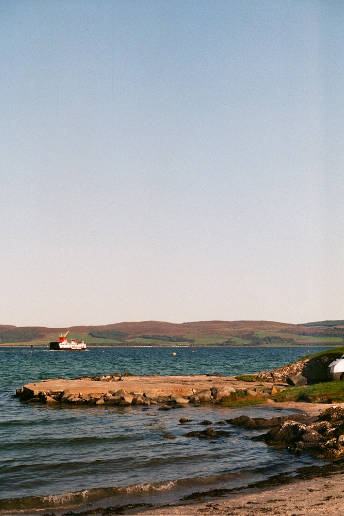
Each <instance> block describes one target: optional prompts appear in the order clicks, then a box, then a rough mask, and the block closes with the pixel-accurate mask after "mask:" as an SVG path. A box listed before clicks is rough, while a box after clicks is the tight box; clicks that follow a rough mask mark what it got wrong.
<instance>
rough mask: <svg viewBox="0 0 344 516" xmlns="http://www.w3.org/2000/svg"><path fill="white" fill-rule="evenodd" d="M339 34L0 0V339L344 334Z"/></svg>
mask: <svg viewBox="0 0 344 516" xmlns="http://www.w3.org/2000/svg"><path fill="white" fill-rule="evenodd" d="M343 27H344V2H342V1H341V0H338V1H334V0H323V1H316V0H294V1H288V0H269V1H267V0H225V1H221V0H216V1H211V0H207V1H203V0H194V1H193V0H173V1H171V2H170V1H167V0H144V1H143V0H123V1H121V0H116V1H112V2H111V1H108V0H104V1H103V0H98V1H97V2H95V1H94V0H71V1H67V0H64V1H60V0H58V1H57V0H56V1H54V0H50V1H48V2H47V1H46V0H41V1H40V0H32V1H30V0H26V1H19V0H11V1H8V0H2V1H1V2H0V38H1V49H2V50H1V79H0V98H1V117H0V133H1V134H0V148H1V189H0V210H1V217H0V229H1V254H0V260H1V262H0V263H1V298H0V299H1V301H0V314H1V317H0V319H1V320H0V323H2V324H18V325H33V324H44V325H57V326H60V325H61V326H63V325H70V324H79V323H80V324H81V323H85V324H98V323H110V322H119V321H123V320H127V321H135V320H146V319H159V320H167V321H176V322H179V321H180V322H182V321H190V320H204V319H226V320H234V319H270V320H280V321H287V322H289V321H290V322H303V321H309V320H318V319H326V318H344V276H343V265H344V244H343V231H344V208H343V205H344V168H343V164H344V160H343V155H344V145H343V136H344V134H343V129H344V103H343V91H344V67H343V63H344V31H343Z"/></svg>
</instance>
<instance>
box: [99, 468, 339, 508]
mask: <svg viewBox="0 0 344 516" xmlns="http://www.w3.org/2000/svg"><path fill="white" fill-rule="evenodd" d="M325 468H326V467H325ZM329 468H330V467H327V470H326V469H325V470H324V474H320V475H319V474H318V475H314V476H313V475H312V474H310V475H309V478H306V479H302V478H297V474H296V478H294V479H292V478H286V479H285V481H284V482H283V481H281V483H280V484H279V485H272V486H271V487H269V486H266V485H265V486H264V487H259V485H257V486H255V487H248V488H246V489H243V490H242V491H240V492H233V493H232V494H224V495H222V496H221V494H220V495H217V496H216V495H215V496H211V495H209V494H208V495H206V494H203V495H202V493H199V500H198V501H195V502H193V503H180V504H174V505H163V506H160V507H155V508H150V509H146V510H143V511H142V510H134V511H128V512H125V513H124V514H135V515H136V516H158V515H159V516H172V515H178V516H184V515H185V516H186V515H193V516H195V515H197V514H199V515H201V514H202V515H209V514H214V515H219V516H222V515H227V516H229V515H230V516H263V515H266V514H271V515H273V516H275V515H283V516H293V515H294V516H296V515H298V516H301V515H302V516H308V515H309V514H313V515H318V514H320V515H325V514H330V515H338V514H341V513H342V511H343V507H344V492H343V482H344V473H343V472H342V471H343V468H344V465H343V466H341V470H342V471H334V472H331V471H329ZM306 476H307V474H306ZM271 480H272V479H271ZM265 483H266V482H265ZM103 514H105V512H104V513H103Z"/></svg>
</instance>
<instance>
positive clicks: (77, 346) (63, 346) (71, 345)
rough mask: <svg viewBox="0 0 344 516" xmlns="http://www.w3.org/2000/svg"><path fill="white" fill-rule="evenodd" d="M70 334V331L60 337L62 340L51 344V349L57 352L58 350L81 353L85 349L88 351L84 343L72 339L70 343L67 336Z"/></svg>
mask: <svg viewBox="0 0 344 516" xmlns="http://www.w3.org/2000/svg"><path fill="white" fill-rule="evenodd" d="M68 333H69V330H68V331H67V332H66V333H65V334H64V335H62V334H61V335H60V338H59V340H58V342H50V344H49V349H50V350H53V351H56V350H61V351H63V350H65V351H68V350H70V351H81V350H83V349H86V348H87V346H86V343H85V342H84V341H78V340H75V339H72V340H71V341H70V342H68V340H67V335H68Z"/></svg>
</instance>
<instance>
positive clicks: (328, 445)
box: [227, 406, 344, 460]
mask: <svg viewBox="0 0 344 516" xmlns="http://www.w3.org/2000/svg"><path fill="white" fill-rule="evenodd" d="M227 421H228V422H229V423H230V424H231V425H234V426H238V427H243V428H246V429H250V430H268V432H267V433H265V434H262V435H260V436H258V437H255V438H254V439H259V440H262V441H264V442H266V443H267V444H270V445H274V446H282V447H285V448H287V449H288V450H289V451H292V452H295V453H299V454H300V453H311V454H312V455H314V456H316V457H318V458H322V459H332V460H337V459H342V458H343V457H344V408H343V407H342V406H333V407H329V408H327V409H326V410H324V411H322V412H321V413H320V414H319V415H317V416H311V415H308V414H302V413H301V414H293V415H289V416H282V417H273V418H271V419H265V418H250V417H247V416H240V417H237V418H234V419H229V420H227Z"/></svg>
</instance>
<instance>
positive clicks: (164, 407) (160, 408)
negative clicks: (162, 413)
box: [159, 405, 171, 410]
mask: <svg viewBox="0 0 344 516" xmlns="http://www.w3.org/2000/svg"><path fill="white" fill-rule="evenodd" d="M159 410H171V407H170V406H169V405H161V407H159Z"/></svg>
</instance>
